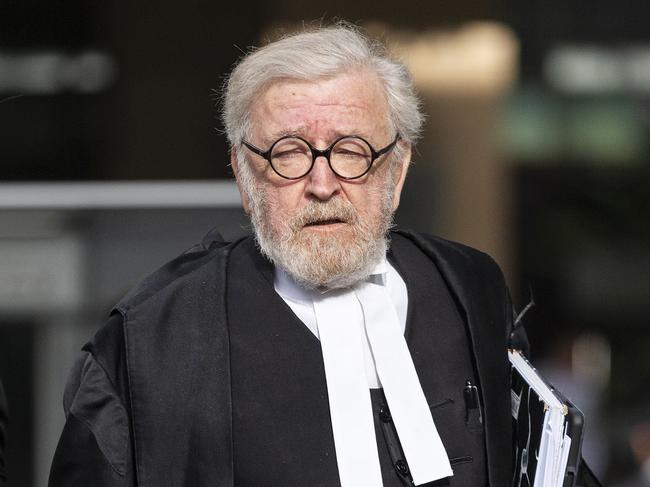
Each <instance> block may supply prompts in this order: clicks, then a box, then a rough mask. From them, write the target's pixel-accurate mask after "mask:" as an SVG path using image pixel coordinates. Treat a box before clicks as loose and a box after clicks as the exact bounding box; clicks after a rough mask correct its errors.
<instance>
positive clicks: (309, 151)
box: [241, 135, 399, 180]
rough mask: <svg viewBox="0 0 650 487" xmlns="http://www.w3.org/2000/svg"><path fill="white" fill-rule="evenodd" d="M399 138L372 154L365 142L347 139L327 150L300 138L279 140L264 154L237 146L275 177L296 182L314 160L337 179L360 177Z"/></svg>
mask: <svg viewBox="0 0 650 487" xmlns="http://www.w3.org/2000/svg"><path fill="white" fill-rule="evenodd" d="M398 140H399V135H397V136H396V137H395V140H393V141H392V142H391V143H390V144H388V145H387V146H386V147H384V148H383V149H379V150H375V149H374V148H373V147H372V146H371V145H370V144H369V143H368V142H367V141H366V140H364V139H362V138H361V137H358V136H356V135H348V136H345V137H341V138H340V139H337V140H335V141H334V142H333V143H332V144H331V145H330V146H329V147H328V148H327V149H323V150H320V149H316V148H315V147H314V146H313V145H311V144H310V143H309V142H307V141H306V140H305V139H303V138H302V137H297V136H294V135H288V136H285V137H281V138H279V139H278V140H276V141H275V142H273V144H272V145H271V147H270V148H269V150H267V151H263V150H262V149H260V148H258V147H255V146H254V145H253V144H251V143H249V142H246V141H245V140H242V141H241V143H242V144H243V145H244V146H245V147H247V148H248V149H249V150H251V151H252V152H254V153H255V154H257V155H259V156H262V157H263V158H264V159H266V160H267V161H269V164H271V167H272V168H273V170H274V171H275V173H276V174H277V175H278V176H281V177H283V178H285V179H300V178H302V177H304V176H306V175H307V174H309V171H311V169H312V167H314V161H315V160H316V158H317V157H321V156H322V157H324V158H325V159H327V163H328V164H329V166H330V169H332V172H334V174H336V175H337V176H338V177H339V178H341V179H348V180H349V179H358V178H360V177H362V176H364V175H365V174H366V173H367V172H368V171H370V168H371V167H372V164H373V163H374V162H375V160H376V159H377V158H379V157H381V156H382V155H384V154H386V153H387V152H389V151H390V150H391V149H393V147H395V144H397V141H398Z"/></svg>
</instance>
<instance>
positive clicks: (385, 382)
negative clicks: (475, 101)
mask: <svg viewBox="0 0 650 487" xmlns="http://www.w3.org/2000/svg"><path fill="white" fill-rule="evenodd" d="M224 123H225V127H226V132H227V134H228V139H229V141H230V144H231V163H232V167H233V170H234V173H235V177H236V180H237V184H238V185H239V189H240V192H241V197H242V202H243V206H244V208H245V210H246V212H247V213H248V214H249V215H250V218H251V221H252V224H253V229H254V237H249V238H244V239H243V240H240V241H237V242H234V243H225V242H222V241H221V239H220V238H219V237H218V236H216V235H214V234H209V235H208V237H206V239H205V240H204V242H203V243H202V244H200V245H197V246H196V247H194V248H192V249H190V250H189V251H188V252H186V253H184V254H183V255H182V256H180V257H179V258H177V259H176V260H173V261H172V262H170V263H169V264H167V265H166V266H164V267H163V268H161V269H160V270H158V271H157V272H155V273H154V274H152V275H151V276H150V277H149V278H148V279H146V280H145V281H144V282H143V283H142V284H141V285H140V286H139V287H137V288H136V289H135V290H134V291H132V292H131V293H130V294H129V295H127V297H125V298H124V299H123V300H122V301H121V302H120V303H119V304H118V305H117V306H116V308H115V310H114V312H113V314H112V316H111V318H110V319H109V321H108V322H107V323H106V325H105V326H103V327H102V328H101V329H100V330H99V332H98V333H97V335H96V336H95V337H94V339H93V340H92V341H91V342H90V343H88V344H87V345H86V346H85V347H84V353H83V356H82V357H81V359H80V360H79V361H78V362H77V364H76V366H75V368H74V370H73V372H72V374H71V377H70V379H69V383H68V386H67V387H66V391H65V398H64V402H65V408H66V414H67V421H66V425H65V428H64V431H63V434H62V437H61V440H60V443H59V446H58V449H57V452H56V455H55V458H54V463H53V467H52V472H51V477H50V485H52V486H68V485H70V486H71V485H87V486H90V485H92V486H134V485H138V486H187V487H202V486H206V487H207V486H211V487H215V486H232V485H236V486H240V487H241V486H255V487H260V486H284V487H288V486H328V487H329V486H338V485H341V486H343V487H351V486H355V487H375V486H382V485H383V486H402V485H425V484H426V485H453V486H463V487H467V486H479V485H480V486H485V485H492V486H495V487H503V486H505V485H507V484H509V482H510V480H511V479H510V476H511V473H510V472H511V464H510V463H511V446H510V443H511V429H510V424H511V419H510V395H509V365H508V359H507V355H506V348H507V344H508V339H509V335H510V330H509V327H510V326H511V307H510V305H509V301H508V294H507V291H506V288H505V286H504V282H503V278H502V276H501V273H500V271H499V269H498V268H497V266H496V265H495V264H494V263H493V261H492V260H491V259H490V258H489V257H487V256H485V255H484V254H481V253H480V252H477V251H475V250H472V249H469V248H467V247H463V246H461V245H457V244H453V243H450V242H447V241H443V240H441V239H438V238H434V237H429V236H423V235H419V234H417V233H414V232H409V231H391V227H392V215H393V212H394V211H395V209H396V208H397V206H398V204H399V200H400V193H401V191H402V187H403V184H404V180H405V177H406V173H407V169H408V166H409V163H410V160H411V151H412V148H413V144H414V143H415V141H416V139H417V137H418V134H419V131H420V127H421V123H422V115H421V113H420V111H419V104H418V100H417V98H416V96H415V94H414V90H413V86H412V82H411V79H410V76H409V73H408V71H407V70H406V68H405V67H404V66H403V65H401V64H400V63H398V62H396V61H394V60H392V59H390V58H389V57H388V56H387V55H386V54H385V52H384V50H383V49H382V47H381V46H379V45H376V44H374V43H372V42H371V41H369V40H368V39H366V38H365V37H363V36H362V35H360V34H359V33H358V32H357V31H356V30H355V29H354V28H352V27H349V26H345V25H344V26H335V27H330V28H322V29H318V30H315V31H310V32H303V33H300V34H297V35H294V36H290V37H287V38H285V39H282V40H280V41H278V42H275V43H272V44H269V45H267V46H266V47H264V48H261V49H259V50H256V51H253V52H252V53H251V54H248V55H247V56H245V57H244V58H243V59H242V60H241V61H240V62H239V64H238V65H237V67H236V68H235V69H234V71H233V72H232V74H231V76H230V78H229V79H228V82H227V84H226V87H225V94H224Z"/></svg>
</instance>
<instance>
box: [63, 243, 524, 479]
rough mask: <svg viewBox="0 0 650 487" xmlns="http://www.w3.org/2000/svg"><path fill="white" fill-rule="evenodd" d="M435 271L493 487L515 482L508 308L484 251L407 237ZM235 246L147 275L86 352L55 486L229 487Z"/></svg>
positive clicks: (214, 247) (75, 376)
mask: <svg viewBox="0 0 650 487" xmlns="http://www.w3.org/2000/svg"><path fill="white" fill-rule="evenodd" d="M399 233H400V234H401V235H402V236H403V237H405V238H408V239H410V240H411V241H412V242H413V243H414V244H415V245H416V246H417V247H418V248H419V249H420V250H421V251H422V252H423V253H424V254H425V255H426V256H427V257H428V258H429V259H431V261H432V262H433V263H434V265H435V266H436V267H437V268H438V270H439V272H440V275H441V276H442V278H443V279H444V281H445V284H446V285H447V287H448V288H449V290H450V292H451V294H452V297H453V299H454V301H455V302H456V304H457V306H458V310H459V312H460V314H461V316H462V318H463V320H464V322H465V325H466V327H467V332H468V337H469V341H470V345H471V359H472V361H473V363H474V366H475V370H476V373H477V378H478V382H479V387H480V390H481V399H482V404H483V415H484V428H485V447H486V455H487V466H488V477H489V482H490V485H492V486H498V487H500V486H505V485H508V484H509V482H510V470H511V419H510V394H509V364H508V359H507V354H506V349H507V345H508V341H509V337H510V332H511V330H510V329H511V324H512V309H511V305H510V303H509V298H508V293H507V290H506V287H505V285H504V281H503V277H502V275H501V272H500V270H499V269H498V267H497V266H496V264H495V263H494V262H493V261H492V260H491V259H490V258H489V257H488V256H486V255H485V254H483V253H480V252H478V251H476V250H473V249H470V248H468V247H464V246H461V245H458V244H453V243H450V242H447V241H445V240H442V239H439V238H435V237H429V236H422V235H419V234H415V233H411V232H406V231H400V232H399ZM232 248H233V244H226V243H224V242H221V241H220V240H219V239H217V238H215V237H214V236H212V235H208V237H206V239H205V240H204V242H203V243H202V244H200V245H198V246H196V247H194V248H192V249H190V250H189V251H188V252H186V253H185V254H183V255H181V256H180V257H178V258H177V259H175V260H173V261H172V262H170V263H168V264H167V265H166V266H164V267H163V268H161V269H160V270H158V271H157V272H155V273H154V274H152V275H151V276H150V277H149V278H147V279H146V280H145V281H144V282H143V283H142V284H141V285H140V286H138V287H137V288H136V289H134V290H133V291H132V292H131V293H130V294H129V295H127V296H126V297H125V298H124V299H123V300H122V301H121V302H120V303H119V304H118V306H117V307H116V308H115V310H114V312H113V315H112V316H111V318H110V319H109V321H108V323H107V324H106V325H105V326H103V327H102V328H101V329H100V330H99V332H98V333H97V335H96V336H95V337H94V339H93V340H92V341H91V342H90V343H88V344H87V345H86V346H84V354H83V356H82V357H81V358H80V359H79V360H78V362H77V364H76V366H75V367H74V369H73V371H72V373H71V376H70V379H69V383H68V385H67V387H66V391H65V395H64V405H65V410H66V416H67V420H66V424H65V427H64V431H63V433H62V437H61V440H60V442H59V446H58V448H57V451H56V454H55V458H54V462H53V466H52V471H51V475H50V485H51V486H72V485H93V486H111V487H117V486H120V487H127V486H134V485H138V486H149V487H158V486H187V487H190V486H191V487H202V486H206V487H207V486H211V487H221V486H224V487H225V486H232V485H233V481H234V477H233V445H232V391H231V369H230V348H229V345H230V342H229V340H230V337H229V329H228V316H227V306H226V290H227V285H228V283H227V278H226V276H227V264H228V257H229V253H230V250H231V249H232Z"/></svg>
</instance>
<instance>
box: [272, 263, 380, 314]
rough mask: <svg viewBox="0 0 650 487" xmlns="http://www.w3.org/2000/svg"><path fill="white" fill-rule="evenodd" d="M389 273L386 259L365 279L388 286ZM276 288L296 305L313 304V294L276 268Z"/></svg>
mask: <svg viewBox="0 0 650 487" xmlns="http://www.w3.org/2000/svg"><path fill="white" fill-rule="evenodd" d="M387 272H388V263H387V261H386V258H385V257H384V258H383V259H382V260H381V261H380V262H379V263H378V264H377V265H376V266H375V267H374V268H373V270H372V272H371V273H370V275H369V276H368V277H367V278H366V279H365V280H366V281H368V282H372V283H374V284H380V285H382V286H384V285H386V273H387ZM274 287H275V290H276V291H277V293H278V294H279V295H280V296H282V297H283V298H284V299H288V300H290V301H293V302H295V303H301V304H311V303H312V293H311V292H310V291H309V290H307V289H305V288H303V287H302V286H301V285H300V284H298V283H297V282H296V280H295V279H294V278H293V277H291V275H289V274H288V273H287V272H286V271H285V270H284V269H282V268H280V267H277V266H276V267H275V276H274Z"/></svg>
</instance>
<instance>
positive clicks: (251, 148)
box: [241, 140, 271, 159]
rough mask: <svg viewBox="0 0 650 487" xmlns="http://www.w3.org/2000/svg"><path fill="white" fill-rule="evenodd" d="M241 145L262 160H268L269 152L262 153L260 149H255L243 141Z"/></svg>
mask: <svg viewBox="0 0 650 487" xmlns="http://www.w3.org/2000/svg"><path fill="white" fill-rule="evenodd" d="M241 143H242V145H245V146H246V147H248V148H249V149H250V150H251V151H253V152H255V154H257V155H258V156H262V157H263V158H264V159H269V155H270V152H271V150H270V149H269V150H267V151H263V150H262V149H260V148H258V147H255V146H254V145H253V144H251V143H249V142H246V141H245V140H242V141H241Z"/></svg>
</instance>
